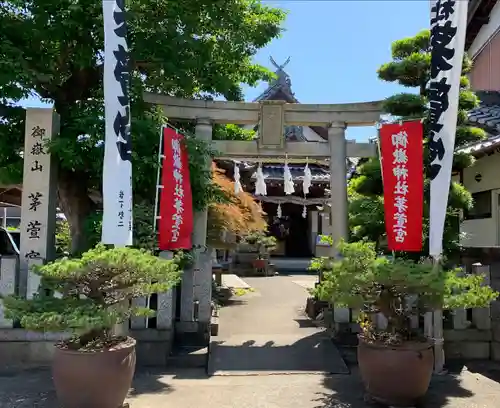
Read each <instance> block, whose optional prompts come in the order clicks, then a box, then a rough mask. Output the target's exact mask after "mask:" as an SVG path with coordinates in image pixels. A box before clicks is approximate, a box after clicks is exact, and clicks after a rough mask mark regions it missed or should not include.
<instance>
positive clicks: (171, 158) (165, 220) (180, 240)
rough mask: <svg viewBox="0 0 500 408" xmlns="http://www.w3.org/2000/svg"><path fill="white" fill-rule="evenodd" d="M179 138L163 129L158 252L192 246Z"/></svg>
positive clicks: (183, 152) (183, 155) (185, 163)
mask: <svg viewBox="0 0 500 408" xmlns="http://www.w3.org/2000/svg"><path fill="white" fill-rule="evenodd" d="M183 137H184V136H183V135H181V134H180V133H178V132H177V131H176V130H174V129H172V128H169V127H165V128H163V156H164V159H163V165H162V170H161V184H162V186H163V188H162V189H161V193H160V220H159V222H158V239H159V244H158V247H159V249H160V250H162V251H172V250H176V249H191V247H192V241H191V234H192V233H193V202H192V195H191V182H190V179H189V163H188V154H187V151H186V147H185V146H184V143H182V139H183Z"/></svg>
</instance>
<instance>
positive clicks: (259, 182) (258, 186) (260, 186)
mask: <svg viewBox="0 0 500 408" xmlns="http://www.w3.org/2000/svg"><path fill="white" fill-rule="evenodd" d="M255 195H261V196H266V195H267V186H266V180H265V179H264V172H263V171H262V163H259V167H258V168H257V172H256V181H255Z"/></svg>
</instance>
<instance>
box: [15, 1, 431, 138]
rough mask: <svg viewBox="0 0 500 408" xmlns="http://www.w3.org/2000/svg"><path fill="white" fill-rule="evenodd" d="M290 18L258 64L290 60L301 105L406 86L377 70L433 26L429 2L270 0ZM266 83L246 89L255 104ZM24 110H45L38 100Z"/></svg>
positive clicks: (364, 131) (353, 131)
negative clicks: (400, 44)
mask: <svg viewBox="0 0 500 408" xmlns="http://www.w3.org/2000/svg"><path fill="white" fill-rule="evenodd" d="M265 3H267V4H269V5H272V6H275V7H279V8H282V9H285V10H287V11H288V17H287V20H286V22H285V31H284V32H283V34H282V36H281V38H279V39H276V40H274V41H273V42H272V43H271V44H270V45H268V46H267V47H266V48H264V49H262V50H260V52H259V53H258V54H257V55H256V58H255V60H256V62H258V63H259V64H262V65H264V66H266V67H268V68H273V66H272V64H271V63H270V61H269V57H270V56H272V57H273V58H274V59H275V60H276V62H277V63H278V64H281V63H283V62H284V61H286V59H287V58H288V57H290V58H291V59H290V63H289V64H288V65H287V66H286V68H285V71H286V72H287V73H288V74H289V75H290V78H291V81H292V89H293V91H294V93H295V96H296V98H297V99H298V100H299V101H300V102H301V103H347V102H365V101H375V100H381V99H384V98H386V97H388V96H391V95H393V94H395V93H398V92H402V91H405V88H402V87H399V86H397V85H395V84H392V83H387V82H382V81H380V80H379V79H378V78H377V69H378V67H379V66H380V65H381V64H383V63H385V62H389V61H390V46H391V43H392V42H393V41H395V40H398V39H401V38H404V37H409V36H413V35H415V34H416V33H417V32H419V31H420V30H422V29H425V28H428V26H429V1H428V0H392V1H378V0H365V1H357V0H350V1H348V0H346V1H340V0H323V1H313V0H303V1H300V0H271V1H265ZM266 86H267V84H265V83H262V84H260V85H259V86H258V87H256V88H248V87H246V88H245V96H246V99H247V100H253V99H254V98H256V97H257V96H258V95H259V94H260V93H261V92H262V91H264V89H265V88H266ZM23 105H24V106H42V105H41V103H40V102H39V101H37V100H35V99H29V100H27V101H24V103H23ZM374 135H375V128H373V127H364V128H362V127H356V128H354V127H350V128H348V129H347V138H348V139H356V140H358V141H365V140H367V139H368V138H369V137H371V136H374Z"/></svg>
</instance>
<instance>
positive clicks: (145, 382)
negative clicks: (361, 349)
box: [0, 276, 500, 408]
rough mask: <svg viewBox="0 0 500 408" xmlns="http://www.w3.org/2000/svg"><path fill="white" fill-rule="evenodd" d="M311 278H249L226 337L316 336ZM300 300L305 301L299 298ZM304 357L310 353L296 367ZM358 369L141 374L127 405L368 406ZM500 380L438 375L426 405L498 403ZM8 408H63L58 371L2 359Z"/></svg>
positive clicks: (487, 407)
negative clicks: (11, 365) (307, 312)
mask: <svg viewBox="0 0 500 408" xmlns="http://www.w3.org/2000/svg"><path fill="white" fill-rule="evenodd" d="M309 279H310V278H309V277H285V276H281V277H278V279H275V278H255V279H248V283H249V284H250V285H251V286H254V287H255V288H256V290H255V292H252V293H249V294H247V295H245V297H244V298H242V299H239V300H240V301H244V304H241V302H239V303H240V304H238V305H236V304H234V305H233V306H230V307H228V308H226V309H224V310H223V313H222V319H221V320H222V321H221V323H222V324H221V337H222V338H224V339H234V338H236V337H238V336H240V337H241V338H247V339H251V338H256V337H255V333H260V335H261V336H264V337H267V338H276V336H277V335H276V332H279V333H284V334H285V335H287V333H288V335H290V336H302V337H307V336H308V335H311V334H312V336H314V333H317V329H316V328H314V327H311V325H310V324H309V323H308V321H307V320H306V319H305V318H304V317H302V313H301V310H302V308H303V306H304V305H303V303H304V300H305V298H304V297H303V296H304V291H305V289H304V288H305V287H308V286H309V285H310V283H308V282H309ZM245 280H247V279H245ZM268 291H272V293H274V294H275V295H276V294H278V295H276V303H274V302H273V301H266V294H268V293H270V292H268ZM299 297H301V298H302V299H303V300H300V301H299V299H298V298H299ZM278 300H281V301H280V302H278ZM269 303H272V304H269ZM250 305H253V306H250ZM266 305H267V306H266ZM290 311H292V312H293V313H291V312H290ZM257 312H259V313H257ZM290 317H293V318H292V319H290ZM229 322H232V324H230V323H229ZM235 323H238V324H235ZM282 335H283V334H282ZM0 346H1V345H0ZM250 348H251V347H250ZM272 348H273V347H271V349H272ZM288 356H290V354H288ZM303 362H304V358H302V359H299V360H297V363H296V364H302V363H303ZM274 367H275V368H276V366H274ZM302 368H303V367H302ZM351 370H352V372H351V374H350V375H349V374H347V375H346V374H336V375H329V374H323V375H305V374H303V373H300V374H295V375H251V376H234V375H230V376H212V377H208V376H207V375H206V374H205V373H204V371H203V370H179V371H177V372H175V373H167V372H165V370H155V371H147V372H146V371H138V372H137V373H136V376H135V378H134V384H133V388H132V390H131V392H130V397H129V398H128V400H127V402H128V403H129V404H130V408H169V407H176V408H177V407H183V408H200V407H205V408H368V407H367V406H366V405H365V404H364V402H363V387H362V385H361V383H360V381H359V375H358V373H357V370H356V368H355V367H351ZM498 381H500V366H499V365H498V364H496V365H495V364H486V365H484V366H482V365H471V366H470V370H467V369H463V370H462V371H459V372H458V373H457V374H454V375H446V376H442V377H436V378H434V379H433V381H432V384H431V388H430V391H429V398H428V404H427V405H426V408H497V407H498V406H499V403H498V401H500V384H499V382H498ZM0 408H61V407H60V406H59V405H58V404H57V400H56V396H55V393H54V390H53V385H52V380H51V376H50V371H49V370H46V369H31V370H25V371H22V370H7V369H5V368H3V367H2V366H1V364H0Z"/></svg>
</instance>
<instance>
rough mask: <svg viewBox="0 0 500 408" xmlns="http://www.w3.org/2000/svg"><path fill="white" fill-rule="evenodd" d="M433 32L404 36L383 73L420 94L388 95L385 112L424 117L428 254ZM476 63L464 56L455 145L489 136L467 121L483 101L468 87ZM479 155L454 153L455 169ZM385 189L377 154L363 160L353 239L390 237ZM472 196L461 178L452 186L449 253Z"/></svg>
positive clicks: (354, 196) (352, 188)
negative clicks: (387, 228) (430, 91)
mask: <svg viewBox="0 0 500 408" xmlns="http://www.w3.org/2000/svg"><path fill="white" fill-rule="evenodd" d="M429 40H430V32H429V30H424V31H421V32H420V33H418V34H417V35H416V36H414V37H411V38H404V39H402V40H398V41H395V42H394V43H393V44H392V61H391V62H389V63H386V64H384V65H382V66H381V67H380V68H379V70H378V76H379V78H380V79H381V80H383V81H388V82H395V83H397V84H399V85H403V86H405V87H408V88H416V89H417V92H416V93H400V94H397V95H394V96H391V97H389V98H387V100H386V101H385V111H386V112H388V113H389V114H391V115H393V116H394V117H396V119H413V118H418V119H420V118H424V146H425V150H424V170H425V174H426V180H425V187H424V190H425V191H424V200H425V204H424V235H425V236H424V250H423V253H424V254H426V253H428V227H429V186H430V184H429V178H428V176H429V154H428V148H427V140H428V134H429V132H428V126H427V123H428V114H429V111H428V102H429V88H428V85H429V79H430V61H431V56H430V41H429ZM470 68H471V61H470V59H469V58H468V57H467V56H465V57H464V61H463V66H462V73H463V75H464V76H462V79H461V84H460V100H459V112H458V121H457V132H456V142H455V143H456V144H455V145H456V147H460V146H464V145H465V144H467V143H470V142H473V141H477V140H481V139H484V138H485V137H486V133H485V132H484V131H483V130H482V129H479V128H475V127H471V126H468V125H467V111H468V110H470V109H472V108H474V107H476V106H477V105H478V103H479V101H478V99H477V97H476V95H475V94H474V92H472V91H471V90H470V88H469V81H468V79H467V77H466V76H465V74H467V72H469V71H470ZM473 162H474V158H473V156H472V155H470V154H468V153H459V152H455V155H454V159H453V167H454V170H457V171H458V170H461V169H464V168H466V167H469V166H471V165H472V164H473ZM382 193H383V187H382V177H381V171H380V161H379V159H378V158H374V159H370V160H367V161H364V162H363V163H362V164H361V165H360V166H359V167H358V169H357V176H355V177H353V178H352V179H351V181H350V185H349V196H350V205H349V222H350V227H351V239H353V240H362V239H369V240H371V241H375V242H378V243H380V242H383V239H381V238H382V237H384V236H385V226H384V208H383V196H382ZM472 204H473V203H472V198H471V195H470V194H469V193H468V192H467V190H466V189H465V188H464V187H463V186H462V185H461V184H460V183H457V182H453V183H452V184H451V187H450V196H449V200H448V210H447V217H446V225H445V231H444V251H445V253H446V254H447V255H452V254H453V253H454V251H455V250H456V249H457V247H458V245H459V228H458V226H459V224H458V220H459V215H460V212H461V211H462V210H468V209H470V208H471V206H472Z"/></svg>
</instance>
